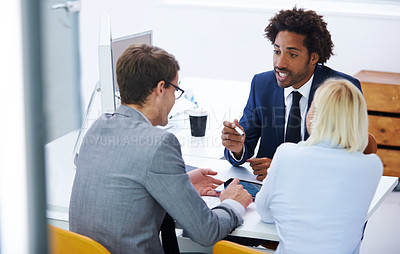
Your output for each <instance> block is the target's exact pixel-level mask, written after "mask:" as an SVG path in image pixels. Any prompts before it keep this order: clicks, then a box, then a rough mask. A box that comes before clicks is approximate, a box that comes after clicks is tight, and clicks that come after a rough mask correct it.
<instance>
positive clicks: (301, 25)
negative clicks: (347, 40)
mask: <svg viewBox="0 0 400 254" xmlns="http://www.w3.org/2000/svg"><path fill="white" fill-rule="evenodd" d="M326 26H327V24H326V22H325V21H324V20H323V19H322V16H321V15H318V14H317V13H316V12H315V11H305V10H304V9H302V8H300V9H297V8H296V7H294V8H293V10H281V11H280V12H279V13H278V14H276V15H275V17H273V18H271V19H270V23H269V25H268V26H267V27H266V28H265V30H264V32H265V37H267V38H268V39H269V40H270V41H271V43H275V39H276V36H277V35H278V33H279V32H281V31H288V32H293V33H297V34H301V35H304V36H305V37H306V38H305V40H304V46H305V47H306V48H307V50H308V54H309V55H311V53H314V52H315V53H317V54H318V56H319V60H318V63H321V64H324V63H325V62H326V61H328V59H329V58H330V57H331V55H333V52H332V51H333V42H332V38H331V34H330V32H329V31H328V29H327V27H326Z"/></svg>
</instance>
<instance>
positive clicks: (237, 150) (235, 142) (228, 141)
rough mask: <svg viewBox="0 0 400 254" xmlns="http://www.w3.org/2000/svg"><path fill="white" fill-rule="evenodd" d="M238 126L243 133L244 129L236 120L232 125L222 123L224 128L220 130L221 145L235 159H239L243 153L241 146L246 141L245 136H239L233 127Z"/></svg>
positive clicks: (226, 122)
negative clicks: (230, 152)
mask: <svg viewBox="0 0 400 254" xmlns="http://www.w3.org/2000/svg"><path fill="white" fill-rule="evenodd" d="M236 126H238V127H239V128H240V129H241V130H242V131H243V132H244V129H243V128H242V127H241V126H240V125H239V122H238V120H237V119H235V120H234V121H233V123H231V122H228V121H224V128H223V129H222V135H221V138H222V145H223V146H225V147H226V148H227V149H228V150H229V151H232V153H233V155H235V158H237V159H240V157H242V153H243V144H244V140H245V139H246V134H245V135H243V136H242V135H240V134H239V133H238V132H237V131H236V130H235V127H236Z"/></svg>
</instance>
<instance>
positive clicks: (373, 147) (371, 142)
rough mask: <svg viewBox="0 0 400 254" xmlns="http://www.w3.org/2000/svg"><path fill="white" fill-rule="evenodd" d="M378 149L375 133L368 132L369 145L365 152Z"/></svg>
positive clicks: (368, 152) (373, 151)
mask: <svg viewBox="0 0 400 254" xmlns="http://www.w3.org/2000/svg"><path fill="white" fill-rule="evenodd" d="M377 150H378V145H377V144H376V139H375V137H374V135H372V134H371V133H368V145H367V147H366V148H365V150H364V154H370V153H376V151H377Z"/></svg>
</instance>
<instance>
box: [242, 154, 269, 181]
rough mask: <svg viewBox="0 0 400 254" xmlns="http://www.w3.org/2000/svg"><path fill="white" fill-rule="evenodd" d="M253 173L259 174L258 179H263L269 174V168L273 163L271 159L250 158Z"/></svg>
mask: <svg viewBox="0 0 400 254" xmlns="http://www.w3.org/2000/svg"><path fill="white" fill-rule="evenodd" d="M247 162H250V167H251V168H252V169H253V174H254V175H257V180H259V181H262V180H264V178H265V177H266V176H267V170H268V168H269V165H270V164H271V159H270V158H267V157H263V158H253V159H248V160H247Z"/></svg>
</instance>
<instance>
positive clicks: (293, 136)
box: [285, 91, 301, 143]
mask: <svg viewBox="0 0 400 254" xmlns="http://www.w3.org/2000/svg"><path fill="white" fill-rule="evenodd" d="M292 95H293V96H292V107H291V108H290V112H289V117H288V122H287V126H286V140H285V141H286V142H293V143H298V142H299V141H301V116H300V98H301V93H299V92H296V91H293V92H292Z"/></svg>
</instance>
